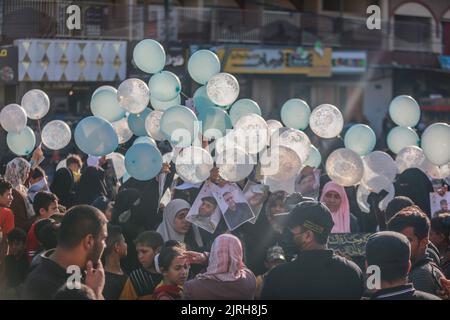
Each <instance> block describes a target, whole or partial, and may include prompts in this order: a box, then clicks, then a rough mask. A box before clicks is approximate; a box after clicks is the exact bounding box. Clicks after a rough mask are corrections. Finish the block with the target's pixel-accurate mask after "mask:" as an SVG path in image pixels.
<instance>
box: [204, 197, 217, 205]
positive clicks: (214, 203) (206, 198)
mask: <svg viewBox="0 0 450 320" xmlns="http://www.w3.org/2000/svg"><path fill="white" fill-rule="evenodd" d="M202 202H209V203H211V204H212V205H213V206H214V207H217V200H216V199H215V198H214V197H204V198H202Z"/></svg>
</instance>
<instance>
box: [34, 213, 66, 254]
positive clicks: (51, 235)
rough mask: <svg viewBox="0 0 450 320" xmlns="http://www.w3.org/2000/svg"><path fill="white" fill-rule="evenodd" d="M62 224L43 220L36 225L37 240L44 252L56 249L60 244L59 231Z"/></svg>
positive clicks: (51, 220)
mask: <svg viewBox="0 0 450 320" xmlns="http://www.w3.org/2000/svg"><path fill="white" fill-rule="evenodd" d="M60 226H61V225H60V224H59V223H57V222H56V221H55V220H53V219H42V220H40V221H39V222H37V223H36V226H35V228H34V232H35V234H36V239H37V240H38V241H39V243H40V244H41V245H42V247H43V248H44V250H49V249H53V248H56V245H57V244H58V231H59V228H60Z"/></svg>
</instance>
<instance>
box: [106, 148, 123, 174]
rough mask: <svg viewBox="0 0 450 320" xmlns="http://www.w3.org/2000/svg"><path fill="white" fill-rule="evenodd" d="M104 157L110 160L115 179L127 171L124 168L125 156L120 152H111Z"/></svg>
mask: <svg viewBox="0 0 450 320" xmlns="http://www.w3.org/2000/svg"><path fill="white" fill-rule="evenodd" d="M106 159H111V160H112V164H113V167H114V171H115V173H116V177H117V179H120V178H122V177H123V176H124V175H125V173H126V172H127V169H125V156H124V155H123V154H121V153H118V152H113V153H110V154H108V155H107V156H106Z"/></svg>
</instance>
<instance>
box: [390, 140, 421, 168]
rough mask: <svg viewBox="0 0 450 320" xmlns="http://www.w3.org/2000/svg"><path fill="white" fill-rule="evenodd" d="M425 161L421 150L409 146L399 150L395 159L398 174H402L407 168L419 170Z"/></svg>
mask: <svg viewBox="0 0 450 320" xmlns="http://www.w3.org/2000/svg"><path fill="white" fill-rule="evenodd" d="M424 161H425V154H424V153H423V150H422V149H420V148H419V147H416V146H409V147H406V148H403V149H402V150H400V152H399V153H397V156H396V157H395V163H396V164H397V168H398V173H402V172H403V171H405V170H406V169H409V168H420V166H421V164H422V163H423V162H424Z"/></svg>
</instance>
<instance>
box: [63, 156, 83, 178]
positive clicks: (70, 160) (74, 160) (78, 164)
mask: <svg viewBox="0 0 450 320" xmlns="http://www.w3.org/2000/svg"><path fill="white" fill-rule="evenodd" d="M66 166H67V168H68V169H70V171H72V172H73V173H80V171H81V168H82V167H83V161H82V160H81V158H80V156H79V155H77V154H71V155H69V156H68V157H67V159H66Z"/></svg>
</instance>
